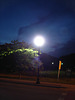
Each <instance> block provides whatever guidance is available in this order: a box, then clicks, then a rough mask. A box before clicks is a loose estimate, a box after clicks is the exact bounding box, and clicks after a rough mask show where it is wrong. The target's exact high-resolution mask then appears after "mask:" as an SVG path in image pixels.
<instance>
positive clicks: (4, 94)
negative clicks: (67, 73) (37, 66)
mask: <svg viewBox="0 0 75 100" xmlns="http://www.w3.org/2000/svg"><path fill="white" fill-rule="evenodd" d="M74 94H75V91H74V90H73V91H68V90H67V89H65V88H53V87H45V86H37V85H36V86H35V85H27V84H16V83H9V82H1V81H0V100H75V96H74Z"/></svg>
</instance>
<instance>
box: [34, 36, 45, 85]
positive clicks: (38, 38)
mask: <svg viewBox="0 0 75 100" xmlns="http://www.w3.org/2000/svg"><path fill="white" fill-rule="evenodd" d="M44 42H45V41H44V38H43V37H42V36H36V37H35V38H34V44H35V45H36V46H38V48H39V50H38V51H39V52H38V53H39V54H40V47H41V46H43V44H44ZM37 71H38V72H37V80H36V84H40V80H39V64H38V70H37Z"/></svg>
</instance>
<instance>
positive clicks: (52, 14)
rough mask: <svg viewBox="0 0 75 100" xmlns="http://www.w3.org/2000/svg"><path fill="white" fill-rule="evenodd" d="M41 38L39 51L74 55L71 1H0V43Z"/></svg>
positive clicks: (74, 3) (74, 9) (74, 21)
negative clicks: (42, 43) (42, 40)
mask: <svg viewBox="0 0 75 100" xmlns="http://www.w3.org/2000/svg"><path fill="white" fill-rule="evenodd" d="M38 34H41V35H42V36H44V38H45V44H44V46H43V47H42V51H43V52H46V53H49V54H51V55H53V56H61V55H65V54H70V53H75V0H0V43H5V42H11V40H16V39H18V40H24V41H26V42H28V43H33V39H34V37H35V36H36V35H38Z"/></svg>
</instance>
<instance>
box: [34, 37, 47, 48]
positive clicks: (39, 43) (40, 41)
mask: <svg viewBox="0 0 75 100" xmlns="http://www.w3.org/2000/svg"><path fill="white" fill-rule="evenodd" d="M44 42H45V40H44V38H43V37H42V36H37V37H35V39H34V44H35V45H36V46H39V47H40V46H42V45H43V44H44Z"/></svg>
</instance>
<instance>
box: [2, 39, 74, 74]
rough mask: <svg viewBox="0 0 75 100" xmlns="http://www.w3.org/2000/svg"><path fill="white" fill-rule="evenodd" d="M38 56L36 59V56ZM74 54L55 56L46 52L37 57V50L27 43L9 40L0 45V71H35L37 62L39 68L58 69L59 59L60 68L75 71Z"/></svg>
mask: <svg viewBox="0 0 75 100" xmlns="http://www.w3.org/2000/svg"><path fill="white" fill-rule="evenodd" d="M37 57H38V58H40V61H37V60H36V58H37ZM74 58H75V54H70V55H66V56H62V57H60V58H56V57H53V56H50V55H48V54H46V53H42V54H41V55H40V57H39V55H38V50H36V49H34V48H33V47H32V46H31V45H29V44H28V43H26V42H24V41H22V42H19V41H17V40H16V41H11V43H5V44H4V45H0V72H2V73H20V72H21V73H24V72H26V71H36V68H37V66H38V63H39V65H40V70H44V71H45V70H46V71H51V70H58V67H59V60H61V61H62V62H63V65H62V69H61V70H64V71H66V70H68V69H70V70H72V71H75V64H74V62H75V60H74Z"/></svg>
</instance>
